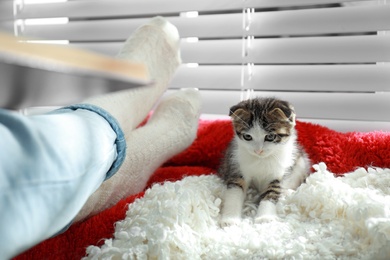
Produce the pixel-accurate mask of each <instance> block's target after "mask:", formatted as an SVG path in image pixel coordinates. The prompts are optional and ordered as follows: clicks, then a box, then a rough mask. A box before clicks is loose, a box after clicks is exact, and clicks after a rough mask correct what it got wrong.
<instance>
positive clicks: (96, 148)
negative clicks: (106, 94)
mask: <svg viewBox="0 0 390 260" xmlns="http://www.w3.org/2000/svg"><path fill="white" fill-rule="evenodd" d="M112 120H114V119H112ZM117 130H118V132H117V133H116V132H115V131H114V130H113V128H112V127H111V126H110V124H109V123H108V121H107V120H105V119H104V118H103V117H102V116H100V115H98V114H97V113H94V112H90V111H88V110H83V109H78V110H76V111H73V110H69V109H63V110H58V111H55V112H54V113H52V114H50V115H42V116H32V117H25V116H22V115H20V114H17V113H15V112H10V111H5V110H0V147H1V149H0V212H1V214H0V259H8V258H11V257H12V256H14V255H15V254H17V253H20V252H21V251H23V250H25V249H27V248H29V247H31V246H33V245H35V244H36V243H38V242H40V241H42V240H44V239H46V238H49V237H51V236H53V235H54V234H56V233H57V232H58V231H60V230H61V229H62V228H64V226H66V225H67V224H68V223H69V222H70V221H71V220H72V219H73V218H74V216H75V215H76V214H77V213H78V211H79V210H80V209H81V207H82V206H83V204H84V203H85V202H86V201H87V199H88V197H89V196H90V194H92V193H93V192H94V191H95V190H96V189H97V188H98V187H99V186H100V184H101V183H102V182H103V181H104V179H105V178H106V177H107V173H108V172H109V171H110V169H111V170H113V172H114V171H115V170H116V169H112V168H111V167H112V165H113V162H114V161H115V160H116V158H118V157H119V158H121V159H119V158H118V160H117V162H118V164H117V166H119V165H120V164H121V163H122V162H123V158H124V153H125V140H124V138H123V134H121V132H120V129H119V128H118V129H117ZM121 135H122V138H121V139H122V140H120V139H118V136H119V137H120V136H121ZM97 140H99V141H97ZM116 143H117V144H116ZM119 148H120V149H119ZM118 153H119V154H118Z"/></svg>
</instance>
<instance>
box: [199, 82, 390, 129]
mask: <svg viewBox="0 0 390 260" xmlns="http://www.w3.org/2000/svg"><path fill="white" fill-rule="evenodd" d="M200 93H201V95H202V98H203V106H202V113H210V114H222V115H226V114H228V111H229V108H230V107H231V106H233V105H235V104H236V103H238V102H239V101H240V92H239V91H224V92H223V93H221V91H214V90H202V91H200ZM254 96H267V97H268V96H274V97H278V98H281V99H285V100H288V101H289V102H291V104H292V105H293V106H294V108H295V110H296V112H297V117H298V118H302V119H305V118H311V119H334V120H361V121H378V122H386V121H387V122H389V121H390V113H385V111H386V112H387V111H390V102H389V100H390V93H376V94H372V93H308V92H306V93H291V92H288V93H286V92H259V91H255V93H254ZM357 111H358V112H357Z"/></svg>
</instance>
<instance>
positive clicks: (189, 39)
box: [183, 37, 199, 42]
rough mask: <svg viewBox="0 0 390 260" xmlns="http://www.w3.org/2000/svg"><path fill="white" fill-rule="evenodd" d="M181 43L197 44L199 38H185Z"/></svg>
mask: <svg viewBox="0 0 390 260" xmlns="http://www.w3.org/2000/svg"><path fill="white" fill-rule="evenodd" d="M183 41H185V42H198V41H199V38H198V37H187V38H183Z"/></svg>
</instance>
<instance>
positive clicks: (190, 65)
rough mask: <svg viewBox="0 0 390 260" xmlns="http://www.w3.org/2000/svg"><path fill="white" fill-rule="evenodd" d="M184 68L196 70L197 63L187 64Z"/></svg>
mask: <svg viewBox="0 0 390 260" xmlns="http://www.w3.org/2000/svg"><path fill="white" fill-rule="evenodd" d="M186 66H187V67H188V68H197V67H199V64H198V63H187V64H186Z"/></svg>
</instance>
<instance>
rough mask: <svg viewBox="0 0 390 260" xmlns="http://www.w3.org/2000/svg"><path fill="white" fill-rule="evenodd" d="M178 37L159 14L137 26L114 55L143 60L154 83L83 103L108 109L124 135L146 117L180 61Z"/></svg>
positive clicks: (126, 58) (137, 60) (141, 61)
mask: <svg viewBox="0 0 390 260" xmlns="http://www.w3.org/2000/svg"><path fill="white" fill-rule="evenodd" d="M179 39H180V38H179V33H178V31H177V29H176V27H175V26H173V25H172V24H171V23H169V22H167V21H166V20H165V19H164V18H162V17H155V18H153V19H152V20H151V21H150V22H149V23H147V24H145V25H143V26H141V27H139V28H138V29H137V30H136V31H135V32H134V33H133V34H132V36H130V37H129V39H128V40H127V41H126V42H125V44H124V46H123V48H122V50H121V51H120V52H119V54H118V55H117V58H119V59H123V60H130V61H135V62H140V63H143V64H145V65H146V66H147V68H148V71H149V74H150V75H149V76H150V78H151V79H152V80H153V81H154V84H153V85H152V86H148V87H142V88H137V89H129V90H124V91H119V92H114V93H109V94H105V95H102V96H98V97H93V98H90V99H87V100H85V101H84V102H83V103H89V104H93V105H97V106H99V107H102V108H103V109H105V110H107V111H108V112H109V113H110V114H111V115H112V116H114V117H115V118H116V119H117V121H118V122H119V124H120V126H121V128H122V130H123V132H124V134H125V136H127V134H129V133H130V132H131V131H132V130H133V129H135V128H136V127H137V126H138V125H139V124H140V123H141V122H142V120H143V119H145V117H146V115H147V114H148V113H149V111H150V110H151V109H152V107H153V106H154V105H155V103H156V101H157V100H158V99H159V98H160V97H161V95H162V94H163V93H164V91H165V90H166V88H167V86H168V83H169V81H170V80H171V78H172V76H173V74H174V72H175V71H176V69H177V67H178V66H179V65H180V63H181V59H180V52H179Z"/></svg>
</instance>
